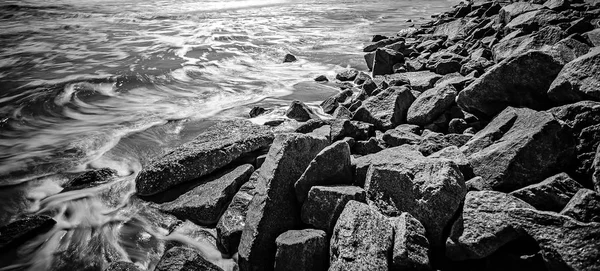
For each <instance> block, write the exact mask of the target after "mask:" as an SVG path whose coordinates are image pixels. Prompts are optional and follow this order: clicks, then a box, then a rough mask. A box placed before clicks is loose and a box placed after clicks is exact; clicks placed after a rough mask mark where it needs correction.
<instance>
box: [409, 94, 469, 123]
mask: <svg viewBox="0 0 600 271" xmlns="http://www.w3.org/2000/svg"><path fill="white" fill-rule="evenodd" d="M457 94H458V92H457V91H456V89H455V88H454V87H453V86H450V85H446V86H442V87H434V88H431V89H429V90H426V91H425V92H423V93H421V95H419V96H418V97H417V98H416V99H415V101H414V102H413V103H412V104H411V106H410V107H409V108H408V112H407V115H406V121H407V122H408V123H410V124H416V125H420V126H424V125H427V124H430V123H432V122H433V121H434V120H435V119H437V118H438V117H439V116H440V115H442V114H443V113H444V112H445V111H446V110H448V109H449V108H450V107H451V106H452V104H454V99H455V98H456V95H457Z"/></svg>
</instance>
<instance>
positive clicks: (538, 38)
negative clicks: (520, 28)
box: [493, 2, 567, 62]
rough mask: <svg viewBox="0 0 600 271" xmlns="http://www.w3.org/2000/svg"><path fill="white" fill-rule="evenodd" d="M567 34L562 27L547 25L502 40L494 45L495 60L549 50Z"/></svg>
mask: <svg viewBox="0 0 600 271" xmlns="http://www.w3.org/2000/svg"><path fill="white" fill-rule="evenodd" d="M521 3H523V2H521ZM515 4H516V3H515ZM525 4H527V3H525ZM566 36H567V33H566V32H565V31H563V30H562V29H561V28H560V27H558V26H546V27H544V28H542V29H541V30H540V31H538V32H535V33H533V34H530V35H526V36H521V37H516V38H512V39H507V40H502V41H500V43H498V44H496V45H494V47H493V54H494V60H495V61H496V62H500V61H502V60H504V59H506V58H509V57H511V56H514V55H519V54H522V53H525V52H527V51H529V50H548V49H550V48H551V47H552V46H553V45H554V44H556V43H557V42H558V41H560V40H561V39H563V38H564V37H566Z"/></svg>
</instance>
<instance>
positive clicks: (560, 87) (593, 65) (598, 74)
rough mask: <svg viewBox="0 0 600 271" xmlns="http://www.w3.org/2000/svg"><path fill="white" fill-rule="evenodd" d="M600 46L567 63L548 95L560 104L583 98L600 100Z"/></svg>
mask: <svg viewBox="0 0 600 271" xmlns="http://www.w3.org/2000/svg"><path fill="white" fill-rule="evenodd" d="M599 66H600V48H593V49H592V50H591V51H590V52H589V53H587V54H585V55H583V56H581V57H579V58H577V59H575V60H573V61H571V62H569V63H567V64H566V65H565V66H564V68H563V69H562V70H561V71H560V73H559V74H558V76H557V77H556V79H555V80H554V82H552V85H551V86H550V89H549V90H548V96H549V97H550V98H551V99H552V100H553V101H554V102H556V103H558V104H567V103H574V102H578V101H583V100H595V101H600V88H599V86H600V68H598V67H599Z"/></svg>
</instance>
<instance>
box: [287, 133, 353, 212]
mask: <svg viewBox="0 0 600 271" xmlns="http://www.w3.org/2000/svg"><path fill="white" fill-rule="evenodd" d="M352 175H353V174H352V168H351V165H350V146H348V143H346V142H344V141H337V142H335V143H333V144H331V145H330V146H328V147H326V148H324V149H323V150H322V151H321V152H319V153H318V154H317V156H316V157H315V158H314V159H313V160H312V161H311V162H310V164H309V165H308V168H306V170H305V171H304V173H302V176H300V178H299V179H298V181H296V183H295V184H294V188H295V190H296V198H297V199H298V202H299V203H303V202H304V200H305V199H306V197H307V196H308V191H309V190H310V189H311V187H313V186H315V185H332V184H352Z"/></svg>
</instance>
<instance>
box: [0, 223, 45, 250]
mask: <svg viewBox="0 0 600 271" xmlns="http://www.w3.org/2000/svg"><path fill="white" fill-rule="evenodd" d="M55 224H56V221H55V220H54V219H53V218H51V217H49V216H45V215H33V216H27V217H24V218H21V219H18V220H15V221H13V222H11V223H9V224H8V225H4V226H2V227H0V252H2V251H4V250H6V249H15V248H17V247H18V246H20V245H21V244H23V243H24V242H27V241H28V240H29V239H31V238H33V237H35V236H37V235H39V234H42V233H45V232H47V231H49V230H50V229H51V228H52V227H54V225H55Z"/></svg>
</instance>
